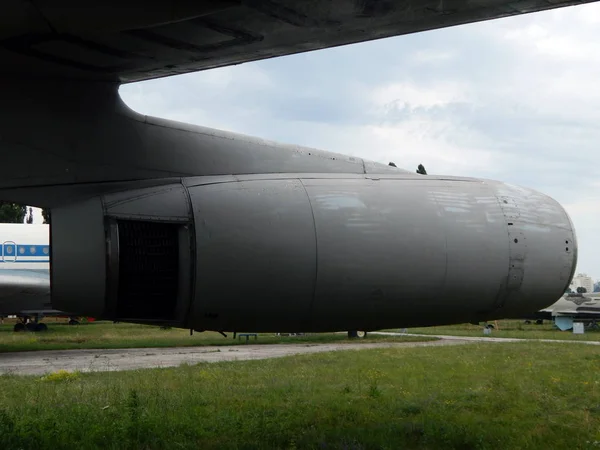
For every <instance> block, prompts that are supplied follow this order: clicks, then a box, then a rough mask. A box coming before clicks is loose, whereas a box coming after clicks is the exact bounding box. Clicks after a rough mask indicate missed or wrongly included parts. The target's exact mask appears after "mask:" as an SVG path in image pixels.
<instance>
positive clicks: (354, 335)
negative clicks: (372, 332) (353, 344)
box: [348, 330, 367, 339]
mask: <svg viewBox="0 0 600 450" xmlns="http://www.w3.org/2000/svg"><path fill="white" fill-rule="evenodd" d="M366 337H367V332H366V331H358V330H352V331H348V338H349V339H364V338H366Z"/></svg>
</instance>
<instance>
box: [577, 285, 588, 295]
mask: <svg viewBox="0 0 600 450" xmlns="http://www.w3.org/2000/svg"><path fill="white" fill-rule="evenodd" d="M586 292H587V289H586V288H584V287H581V286H579V287H578V288H577V293H578V294H585V293H586Z"/></svg>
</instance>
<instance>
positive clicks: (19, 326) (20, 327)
mask: <svg viewBox="0 0 600 450" xmlns="http://www.w3.org/2000/svg"><path fill="white" fill-rule="evenodd" d="M13 331H14V332H16V333H18V332H19V331H25V324H24V323H22V322H19V323H15V326H14V327H13Z"/></svg>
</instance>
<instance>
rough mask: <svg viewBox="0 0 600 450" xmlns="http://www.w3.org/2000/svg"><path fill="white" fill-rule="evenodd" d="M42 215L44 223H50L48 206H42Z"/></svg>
mask: <svg viewBox="0 0 600 450" xmlns="http://www.w3.org/2000/svg"><path fill="white" fill-rule="evenodd" d="M42 217H43V218H44V223H50V208H42Z"/></svg>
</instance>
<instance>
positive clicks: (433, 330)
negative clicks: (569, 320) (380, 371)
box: [387, 320, 600, 341]
mask: <svg viewBox="0 0 600 450" xmlns="http://www.w3.org/2000/svg"><path fill="white" fill-rule="evenodd" d="M490 323H492V324H493V322H490ZM387 331H400V330H398V329H395V330H387ZM407 333H416V334H445V335H451V336H477V337H481V336H483V325H473V324H469V323H464V324H458V325H447V326H441V327H424V328H408V329H407ZM490 336H491V337H506V338H521V339H559V340H565V339H566V340H580V341H600V330H588V329H587V328H586V330H585V334H573V332H572V331H560V330H558V329H556V328H555V327H554V325H553V324H552V323H551V322H548V321H544V324H543V325H536V324H535V323H532V324H529V325H527V324H525V323H524V321H522V320H499V321H498V329H494V330H493V331H492V334H491V335H490Z"/></svg>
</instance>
